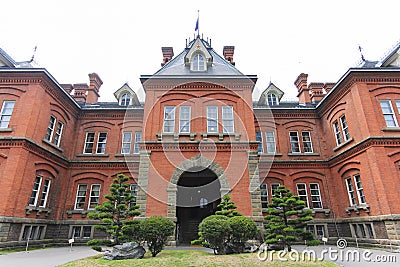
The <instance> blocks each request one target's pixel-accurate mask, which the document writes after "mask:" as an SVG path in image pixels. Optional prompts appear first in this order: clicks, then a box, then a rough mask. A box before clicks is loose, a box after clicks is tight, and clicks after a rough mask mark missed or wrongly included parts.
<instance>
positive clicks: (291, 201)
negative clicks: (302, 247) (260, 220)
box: [264, 185, 312, 251]
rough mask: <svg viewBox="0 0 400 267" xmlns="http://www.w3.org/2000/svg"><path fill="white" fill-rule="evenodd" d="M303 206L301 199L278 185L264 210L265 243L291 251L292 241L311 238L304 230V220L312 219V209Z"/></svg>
mask: <svg viewBox="0 0 400 267" xmlns="http://www.w3.org/2000/svg"><path fill="white" fill-rule="evenodd" d="M305 207H306V206H305V202H304V201H303V200H301V199H300V198H299V197H298V196H294V195H293V194H292V192H290V190H289V189H287V188H286V187H284V186H282V185H281V186H279V187H278V189H276V190H275V193H274V196H273V197H272V203H270V204H268V208H267V210H266V211H267V213H268V215H267V216H265V220H266V222H265V223H264V228H265V230H266V232H265V239H266V241H265V243H267V244H277V245H281V246H282V247H283V248H287V250H288V251H291V244H292V243H293V242H294V241H297V240H299V239H303V240H309V239H312V237H311V234H310V233H307V232H306V231H305V227H306V222H307V221H310V220H312V216H311V213H312V211H311V210H310V209H305Z"/></svg>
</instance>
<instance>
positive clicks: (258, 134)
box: [256, 132, 264, 154]
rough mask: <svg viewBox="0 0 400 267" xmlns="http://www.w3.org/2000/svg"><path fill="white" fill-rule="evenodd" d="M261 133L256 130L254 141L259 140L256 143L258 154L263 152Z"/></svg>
mask: <svg viewBox="0 0 400 267" xmlns="http://www.w3.org/2000/svg"><path fill="white" fill-rule="evenodd" d="M263 139H264V138H263V134H262V132H256V141H258V142H260V143H259V144H258V148H257V151H258V153H259V154H262V153H264V140H263Z"/></svg>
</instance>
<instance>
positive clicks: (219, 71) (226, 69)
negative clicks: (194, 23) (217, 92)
mask: <svg viewBox="0 0 400 267" xmlns="http://www.w3.org/2000/svg"><path fill="white" fill-rule="evenodd" d="M199 42H200V44H201V45H202V48H203V47H204V48H205V49H206V51H207V52H208V53H209V55H211V58H212V62H211V64H210V65H209V66H208V67H207V71H192V70H190V66H188V64H187V62H185V57H186V56H187V55H188V54H189V53H190V52H191V50H193V49H195V47H194V45H195V44H198V43H199ZM154 76H203V77H204V76H244V75H243V73H241V72H240V71H239V70H238V69H237V68H235V66H233V65H232V64H231V63H230V62H229V61H227V60H225V58H223V57H222V56H220V55H219V54H218V53H217V52H215V50H214V49H213V48H212V47H211V46H210V44H209V43H208V42H207V41H205V40H203V39H201V38H200V37H197V38H196V39H195V40H193V41H192V42H190V43H189V44H188V47H186V48H185V49H184V50H183V51H182V52H181V53H180V54H179V55H177V56H176V57H174V58H173V59H171V60H170V61H169V62H168V63H167V64H165V65H164V66H163V67H162V68H161V69H159V70H158V71H157V72H156V73H154Z"/></svg>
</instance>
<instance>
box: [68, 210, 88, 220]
mask: <svg viewBox="0 0 400 267" xmlns="http://www.w3.org/2000/svg"><path fill="white" fill-rule="evenodd" d="M92 211H94V210H67V217H68V218H72V214H81V216H82V218H86V215H87V214H88V213H89V212H92Z"/></svg>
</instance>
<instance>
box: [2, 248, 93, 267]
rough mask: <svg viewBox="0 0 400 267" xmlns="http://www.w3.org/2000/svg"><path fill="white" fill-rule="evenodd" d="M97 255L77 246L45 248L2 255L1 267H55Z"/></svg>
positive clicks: (89, 249)
mask: <svg viewBox="0 0 400 267" xmlns="http://www.w3.org/2000/svg"><path fill="white" fill-rule="evenodd" d="M97 254H98V252H96V251H94V250H93V249H91V248H90V247H87V246H76V247H73V248H72V250H71V248H70V247H56V248H45V249H37V250H31V251H28V252H25V251H21V252H13V253H9V254H4V255H0V266H2V267H3V266H4V267H23V266H29V267H54V266H57V265H60V264H63V263H67V262H70V261H73V260H77V259H81V258H86V257H89V256H94V255H97Z"/></svg>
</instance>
